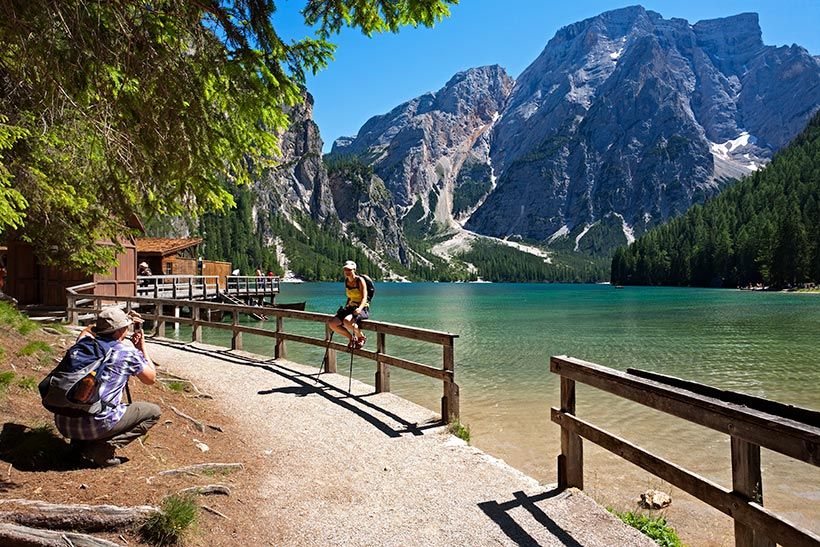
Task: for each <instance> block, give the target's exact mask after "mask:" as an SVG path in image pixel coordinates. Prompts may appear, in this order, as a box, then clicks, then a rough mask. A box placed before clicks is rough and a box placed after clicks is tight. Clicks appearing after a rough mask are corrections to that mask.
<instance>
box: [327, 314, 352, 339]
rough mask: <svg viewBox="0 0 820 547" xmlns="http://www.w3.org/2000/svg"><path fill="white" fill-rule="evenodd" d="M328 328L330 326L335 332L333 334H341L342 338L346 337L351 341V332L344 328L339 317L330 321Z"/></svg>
mask: <svg viewBox="0 0 820 547" xmlns="http://www.w3.org/2000/svg"><path fill="white" fill-rule="evenodd" d="M328 326H330V328H331V329H332V330H333V332H336V333H338V334H341V335H342V336H344V337H345V338H347V339H348V340H350V339H351V334H350V332H349V331H348V330H347V329H346V328H344V327H343V326H342V320H341V319H339V318H338V317H333V318H332V319H331V320H330V321H328Z"/></svg>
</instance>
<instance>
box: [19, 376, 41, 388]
mask: <svg viewBox="0 0 820 547" xmlns="http://www.w3.org/2000/svg"><path fill="white" fill-rule="evenodd" d="M37 383H38V382H37V378H35V377H34V376H26V377H25V378H20V380H19V381H18V382H17V386H18V387H19V388H21V389H24V390H26V391H35V390H36V389H37Z"/></svg>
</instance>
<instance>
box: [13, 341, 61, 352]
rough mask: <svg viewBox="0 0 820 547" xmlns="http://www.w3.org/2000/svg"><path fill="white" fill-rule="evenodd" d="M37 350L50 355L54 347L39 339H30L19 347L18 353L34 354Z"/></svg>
mask: <svg viewBox="0 0 820 547" xmlns="http://www.w3.org/2000/svg"><path fill="white" fill-rule="evenodd" d="M38 351H41V352H43V353H45V354H48V355H51V354H52V353H53V352H54V349H53V348H52V347H51V346H50V345H48V344H47V343H45V342H42V341H40V340H32V341H31V342H29V343H28V344H26V345H25V346H23V347H22V348H21V349H20V352H19V353H20V355H25V356H29V355H34V354H35V353H37V352H38Z"/></svg>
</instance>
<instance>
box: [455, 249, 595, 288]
mask: <svg viewBox="0 0 820 547" xmlns="http://www.w3.org/2000/svg"><path fill="white" fill-rule="evenodd" d="M458 258H459V259H461V260H465V261H467V262H469V263H471V264H474V265H475V266H476V268H478V275H479V276H480V277H481V278H482V279H484V280H485V281H495V282H541V281H557V282H562V283H579V282H580V283H593V282H596V281H601V280H602V279H605V278H606V269H607V268H606V260H602V259H597V260H596V259H592V258H588V257H585V256H583V255H579V254H577V253H557V252H556V253H554V254H551V255H550V258H551V262H550V263H547V262H545V261H544V259H543V258H541V257H538V256H535V255H532V254H529V253H525V252H522V251H519V250H517V249H513V248H511V247H508V246H506V245H502V244H499V243H492V242H489V241H476V242H474V243H473V245H472V248H471V249H470V250H469V251H468V252H466V253H463V254H461V255H459V257H458Z"/></svg>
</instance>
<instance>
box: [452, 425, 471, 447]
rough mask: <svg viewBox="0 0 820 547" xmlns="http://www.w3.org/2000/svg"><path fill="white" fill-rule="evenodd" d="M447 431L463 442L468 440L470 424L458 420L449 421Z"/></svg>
mask: <svg viewBox="0 0 820 547" xmlns="http://www.w3.org/2000/svg"><path fill="white" fill-rule="evenodd" d="M447 432H448V433H450V434H451V435H455V436H456V437H458V438H459V439H461V440H462V441H464V442H465V443H469V442H470V426H468V425H464V424H462V423H461V422H460V421H458V420H456V421H455V422H450V425H448V426H447Z"/></svg>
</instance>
